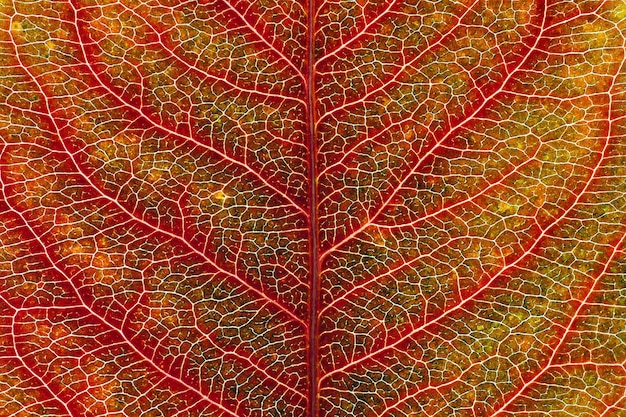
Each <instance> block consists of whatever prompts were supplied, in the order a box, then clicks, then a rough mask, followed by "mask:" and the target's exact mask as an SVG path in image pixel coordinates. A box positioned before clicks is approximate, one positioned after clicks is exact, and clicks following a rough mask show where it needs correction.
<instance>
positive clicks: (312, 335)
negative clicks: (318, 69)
mask: <svg viewBox="0 0 626 417" xmlns="http://www.w3.org/2000/svg"><path fill="white" fill-rule="evenodd" d="M314 21H315V2H314V0H309V1H308V10H307V57H306V60H307V63H306V101H307V115H306V117H307V139H308V149H309V193H308V194H309V245H310V247H309V253H310V275H309V279H310V284H309V288H310V294H309V320H308V326H309V328H308V338H309V351H308V356H307V367H308V373H309V378H308V379H309V391H308V397H309V403H308V415H309V417H317V415H318V411H319V410H318V398H317V395H318V386H317V384H318V360H317V351H318V337H317V335H318V328H317V318H318V317H317V314H318V298H319V271H320V265H319V247H318V246H319V245H318V235H319V233H318V232H319V224H318V218H317V158H316V156H317V135H316V131H315V40H314V35H315V27H314Z"/></svg>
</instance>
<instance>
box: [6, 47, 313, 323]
mask: <svg viewBox="0 0 626 417" xmlns="http://www.w3.org/2000/svg"><path fill="white" fill-rule="evenodd" d="M15 52H16V54H17V55H16V56H17V57H18V60H19V62H20V65H21V66H22V68H23V69H24V70H25V71H26V72H27V73H28V74H29V75H30V76H31V78H32V79H33V81H34V82H35V84H36V85H37V88H38V89H39V91H40V93H41V94H42V96H43V97H44V101H45V107H46V109H47V111H48V112H50V105H49V103H48V97H47V96H46V95H45V94H44V92H43V90H42V88H41V86H40V85H39V83H38V82H37V79H36V77H35V76H34V75H33V74H32V73H31V72H30V70H29V69H28V68H27V67H26V66H25V65H24V64H23V62H22V59H21V57H20V55H19V54H18V53H17V50H16V51H15ZM49 114H51V113H49ZM50 118H51V120H52V125H53V126H54V128H55V131H56V135H57V136H58V138H59V142H60V143H61V145H62V146H63V148H64V150H65V152H66V153H67V154H68V156H69V158H70V160H71V162H72V164H73V165H74V168H75V169H76V172H77V173H78V174H80V176H81V177H83V178H84V179H85V181H86V182H87V183H88V185H90V186H91V187H92V188H93V189H94V190H95V191H96V192H97V193H98V194H99V195H100V196H101V197H102V198H104V199H105V200H107V201H109V202H111V203H112V204H113V205H114V206H115V207H117V208H118V209H119V210H121V211H122V212H123V213H125V214H126V215H127V216H129V217H130V218H131V219H133V220H134V221H136V222H138V223H140V224H142V225H143V226H145V227H147V228H149V229H151V230H153V231H156V232H158V233H162V234H164V235H167V236H169V237H171V238H172V239H174V240H175V241H178V242H181V243H182V244H183V245H184V246H186V247H187V248H188V249H189V250H191V251H192V252H193V253H195V254H196V255H198V256H200V257H201V258H202V259H204V260H205V261H206V262H207V263H208V264H209V265H211V266H212V267H214V268H215V269H216V270H218V271H220V272H222V273H224V274H226V275H227V276H229V277H232V278H234V279H235V280H237V282H239V283H240V284H242V285H243V286H244V287H245V288H247V289H249V290H251V291H252V292H254V293H255V294H257V295H258V296H260V298H262V299H264V300H266V301H267V302H269V303H271V304H272V305H275V306H276V307H277V308H278V309H279V310H281V311H282V312H284V313H285V314H287V315H289V317H291V318H292V319H293V320H294V321H296V322H297V323H299V324H300V325H301V326H303V327H306V324H305V323H304V321H303V320H302V319H301V318H299V317H298V316H296V315H295V314H294V313H293V312H291V310H290V309H288V308H287V307H285V306H283V305H282V304H281V303H280V302H279V301H277V300H273V299H271V298H269V297H268V296H267V295H266V294H265V293H264V292H263V291H260V290H258V289H257V288H255V287H253V286H252V285H251V284H249V283H248V282H246V281H245V280H244V279H242V278H240V277H239V276H237V275H236V274H233V273H232V272H230V271H228V270H226V269H224V268H222V267H220V266H219V265H218V264H216V263H215V262H213V261H212V260H211V259H210V258H209V257H208V256H206V254H205V253H204V252H201V251H199V250H198V249H196V248H195V247H194V246H192V245H191V244H190V243H189V242H187V241H186V240H185V239H184V238H183V237H181V236H178V235H176V234H174V233H172V232H169V231H166V230H161V229H159V228H158V227H156V226H154V225H152V224H150V223H149V222H147V221H145V220H143V219H140V218H138V217H137V216H135V215H134V214H133V213H131V212H130V211H129V210H127V209H126V208H125V207H124V206H123V205H121V204H120V203H119V202H118V201H117V200H115V199H114V198H112V197H110V196H108V195H107V194H105V193H104V192H103V191H102V190H101V189H100V188H99V187H97V186H96V185H95V184H94V183H93V181H91V178H89V176H88V175H86V174H85V173H84V172H83V171H82V170H81V169H80V165H79V164H78V162H77V161H76V158H75V157H74V155H73V154H72V153H71V152H70V151H69V149H68V148H67V145H66V143H65V141H64V140H63V139H62V136H61V133H60V131H59V127H58V125H57V122H56V120H55V119H54V118H53V117H52V116H50Z"/></svg>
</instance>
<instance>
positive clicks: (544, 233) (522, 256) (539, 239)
mask: <svg viewBox="0 0 626 417" xmlns="http://www.w3.org/2000/svg"><path fill="white" fill-rule="evenodd" d="M608 142H609V141H608V140H607V141H606V142H605V144H604V147H605V150H606V148H607V146H608ZM605 156H606V155H605V151H603V153H602V158H600V161H599V162H598V164H597V165H596V166H595V167H594V170H593V173H592V175H591V176H590V179H589V181H587V184H586V185H585V187H584V189H583V190H581V192H580V193H579V194H578V195H577V196H576V199H575V201H574V202H573V203H572V204H571V206H570V207H569V209H568V210H566V211H565V212H564V213H563V214H561V216H559V217H558V218H556V219H555V220H554V221H553V222H552V223H551V224H550V225H549V226H548V227H546V228H544V229H543V230H542V232H541V234H540V235H539V236H538V237H537V239H536V240H535V244H533V245H532V246H531V247H530V248H528V249H527V250H526V251H524V253H522V254H520V255H519V257H518V258H517V260H515V261H514V262H512V263H510V264H509V265H507V266H505V267H504V268H503V269H502V270H500V272H498V273H496V274H494V276H493V277H491V279H490V280H489V281H488V282H486V283H485V285H483V286H482V287H480V288H479V289H478V290H477V291H476V292H475V293H473V294H472V295H471V296H469V297H467V298H465V299H464V300H462V301H461V302H459V303H458V304H457V305H455V306H454V307H452V308H451V309H449V310H447V311H446V312H445V313H444V314H442V315H440V316H439V317H436V318H434V319H432V320H430V321H427V322H425V323H424V324H422V325H421V326H419V327H417V328H415V329H414V330H412V331H411V332H409V333H408V334H406V335H404V336H402V337H401V338H399V339H398V340H397V341H395V342H393V343H391V344H389V345H387V346H384V347H382V348H380V349H376V350H374V351H372V352H370V353H368V354H367V355H365V356H363V357H361V358H360V359H357V360H354V361H352V362H350V363H347V364H346V365H344V366H342V367H341V368H338V369H335V370H333V371H331V372H329V373H327V374H326V375H324V376H323V377H322V378H321V379H322V380H324V379H326V378H328V377H330V376H332V375H334V374H337V373H339V372H343V371H345V370H346V369H348V368H349V367H352V366H354V365H356V364H358V363H362V362H364V361H365V360H367V359H370V358H372V357H374V356H375V355H377V354H378V353H380V352H382V351H384V350H388V349H392V348H394V347H396V346H398V345H400V344H401V343H402V342H404V341H405V340H407V339H410V338H411V337H413V336H414V335H416V334H418V333H419V332H421V331H423V330H424V329H426V328H427V327H428V326H430V325H431V324H432V323H435V322H438V321H440V320H442V319H443V318H445V317H448V316H450V315H451V314H452V313H453V312H455V311H458V310H461V309H462V308H463V307H464V306H465V305H466V304H468V303H469V302H470V301H471V300H473V299H474V297H475V296H476V295H477V294H480V293H481V292H482V291H484V290H485V289H487V288H489V287H490V286H491V284H492V283H493V282H495V281H496V280H497V278H499V277H500V276H502V274H504V273H505V272H506V271H509V270H511V269H513V267H515V266H516V265H517V264H519V263H521V262H522V261H524V260H525V259H526V256H528V255H531V254H532V252H533V251H534V250H535V249H536V248H537V247H538V246H539V244H540V243H542V239H543V238H544V237H546V236H549V235H548V231H550V229H551V228H552V227H554V226H555V225H557V224H558V223H559V222H561V221H562V220H563V219H566V218H567V215H568V214H569V213H570V212H571V211H574V210H575V208H576V206H577V205H578V204H579V202H580V200H581V198H582V196H583V195H585V193H586V192H587V191H588V189H589V188H590V186H591V184H592V183H593V182H594V181H593V180H594V179H595V176H596V173H597V171H598V169H599V168H600V166H601V165H602V162H603V160H604V158H605Z"/></svg>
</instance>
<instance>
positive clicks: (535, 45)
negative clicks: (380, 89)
mask: <svg viewBox="0 0 626 417" xmlns="http://www.w3.org/2000/svg"><path fill="white" fill-rule="evenodd" d="M543 11H544V12H543V19H542V24H541V30H540V32H539V34H538V35H537V36H536V38H535V42H534V43H533V45H532V46H531V47H530V48H529V49H528V51H527V52H526V56H525V57H524V58H523V59H521V60H520V61H519V63H518V64H517V66H516V67H515V69H514V70H513V71H511V72H510V73H509V74H508V75H507V77H506V78H505V79H504V80H503V81H502V83H501V84H500V87H499V88H498V89H497V90H495V91H494V92H493V93H492V94H491V95H490V96H489V97H487V98H486V99H485V100H484V101H483V103H482V104H481V105H480V106H479V107H478V108H477V109H476V110H475V111H474V112H473V113H472V114H470V115H469V116H468V117H467V118H465V119H464V120H463V121H462V122H461V123H459V124H458V125H457V126H455V127H454V128H453V129H450V130H449V131H448V133H446V134H445V135H444V136H442V138H441V139H440V140H439V141H437V143H435V144H434V145H433V146H432V147H431V148H430V149H429V150H428V152H426V153H425V154H424V155H422V156H421V157H420V158H419V160H418V161H417V162H416V163H415V165H414V166H413V168H412V169H411V171H410V172H409V173H408V174H407V175H406V176H405V177H404V179H403V180H402V181H401V182H400V184H398V186H397V187H396V189H395V190H394V191H393V192H392V193H391V194H390V195H389V197H387V198H386V199H385V201H383V203H382V204H381V206H380V207H379V208H378V210H377V211H376V212H375V213H374V215H373V216H370V217H369V218H368V221H367V222H365V223H363V224H362V225H361V227H359V228H358V229H356V230H355V231H353V232H352V233H350V234H349V235H347V236H346V237H344V238H343V239H341V240H340V241H339V242H338V243H336V244H334V245H333V246H331V247H330V248H328V249H327V250H325V251H324V252H323V253H322V255H321V257H322V259H324V258H326V257H327V256H328V255H329V254H330V253H332V252H334V251H335V250H337V248H339V247H340V246H341V245H343V244H344V243H345V242H347V241H349V240H350V239H352V238H353V237H355V236H356V235H358V234H359V233H361V232H362V231H363V230H365V229H366V228H368V227H369V226H371V225H372V223H373V221H374V220H376V218H377V217H378V216H379V215H380V214H381V213H382V212H383V211H384V210H385V209H386V208H387V206H388V205H389V203H391V201H392V200H393V199H394V198H395V196H396V195H397V194H398V192H399V191H400V190H401V189H402V187H403V186H404V184H406V182H407V181H409V180H410V178H411V177H412V176H413V174H415V172H417V170H418V169H419V168H420V166H421V165H422V164H423V163H424V161H425V160H426V159H427V158H428V157H429V156H430V155H432V154H433V153H434V151H435V150H436V149H438V148H439V146H441V145H442V144H443V143H444V142H445V141H446V140H447V139H448V138H449V137H450V136H452V134H453V133H455V132H456V131H457V130H458V129H460V128H461V127H463V126H464V125H465V124H467V123H468V122H469V121H470V120H472V119H473V118H474V117H475V116H476V115H477V114H479V113H480V112H481V111H482V110H483V109H484V108H485V107H486V106H487V104H489V103H490V102H491V101H492V100H493V99H494V97H496V96H497V95H498V94H500V93H501V92H502V91H503V89H504V86H505V85H506V84H507V83H508V81H509V80H510V79H511V78H512V77H513V75H514V74H515V73H516V72H517V71H519V69H520V68H521V67H522V66H523V65H524V64H525V63H526V61H527V60H528V58H529V57H530V54H531V53H532V52H533V51H534V50H535V49H536V47H537V45H538V44H539V40H540V39H541V36H542V34H543V27H544V26H545V21H546V9H545V7H544V9H543Z"/></svg>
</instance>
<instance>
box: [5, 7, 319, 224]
mask: <svg viewBox="0 0 626 417" xmlns="http://www.w3.org/2000/svg"><path fill="white" fill-rule="evenodd" d="M69 4H70V6H71V7H72V10H73V11H74V22H73V24H74V26H75V29H76V34H77V36H78V37H79V39H80V42H79V44H80V49H81V52H82V54H83V62H84V63H85V66H86V67H87V68H88V69H89V72H90V73H91V75H92V76H93V77H94V78H95V80H96V81H98V83H99V84H100V86H101V87H102V88H104V89H105V90H106V91H107V92H108V93H109V94H111V95H112V96H113V97H115V98H116V99H117V100H118V101H119V102H120V103H121V104H123V105H124V106H126V107H128V108H131V109H133V110H134V111H135V112H137V113H138V114H139V115H141V116H142V117H143V119H144V120H146V121H147V122H148V123H150V124H151V125H152V126H154V127H155V128H157V129H159V130H161V131H164V132H167V133H169V134H170V135H172V136H175V137H178V138H181V139H184V140H188V141H190V142H192V143H193V144H195V145H197V146H199V147H201V148H204V149H207V150H209V151H211V152H214V153H215V154H217V155H219V156H220V157H221V158H222V159H224V160H226V161H228V162H231V163H232V164H234V165H237V166H239V167H241V168H243V169H245V170H246V171H248V172H249V173H251V174H252V175H254V176H255V177H256V178H257V179H259V180H260V181H261V182H262V183H263V184H264V185H265V186H267V187H268V188H270V189H272V190H273V191H274V192H275V193H276V194H278V195H280V196H281V197H282V198H284V199H285V200H287V201H288V202H289V204H290V205H292V206H293V207H294V208H295V209H297V210H298V211H299V212H300V213H302V214H303V215H305V216H307V217H308V212H307V211H306V210H305V209H304V208H302V207H301V206H300V205H299V204H298V203H296V202H295V201H294V200H293V199H292V198H291V197H290V196H288V195H287V194H286V193H285V192H283V191H282V190H279V189H278V188H277V187H276V186H274V185H272V184H270V182H269V181H268V180H266V179H265V178H263V176H262V175H261V174H260V173H259V172H258V170H255V169H254V168H252V167H250V166H248V165H247V164H246V163H244V162H240V161H238V160H236V159H233V158H231V157H229V156H228V155H226V154H225V153H223V152H221V151H219V150H217V149H216V148H214V147H213V146H210V145H207V144H206V143H203V142H200V141H198V140H197V139H196V138H194V137H193V136H192V135H189V136H186V135H183V134H181V133H178V132H176V131H175V130H172V129H169V128H166V127H164V126H161V125H159V124H157V123H156V122H154V121H153V120H152V119H151V118H150V117H149V116H148V115H146V114H145V113H144V112H143V110H141V109H139V108H137V107H136V106H134V105H132V104H131V103H129V102H126V101H125V100H124V99H123V98H122V97H121V96H120V95H118V94H117V93H116V92H115V91H113V90H112V89H111V88H110V87H109V86H107V85H106V84H105V83H104V82H103V81H102V80H101V79H100V77H99V75H98V74H97V73H96V72H95V71H94V69H93V67H92V65H91V64H90V62H89V60H88V59H87V57H88V54H87V51H86V50H85V43H84V42H83V39H82V38H81V35H80V30H79V28H78V22H77V15H78V9H76V8H75V7H74V5H73V3H72V2H70V3H69ZM14 43H15V41H14ZM15 44H16V43H15ZM16 45H17V44H16ZM22 66H23V67H24V69H25V70H26V67H25V66H24V65H23V64H22ZM27 71H28V70H27ZM29 73H30V71H29ZM31 75H32V74H31ZM33 78H35V77H34V76H33ZM268 95H270V96H276V95H271V94H268Z"/></svg>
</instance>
